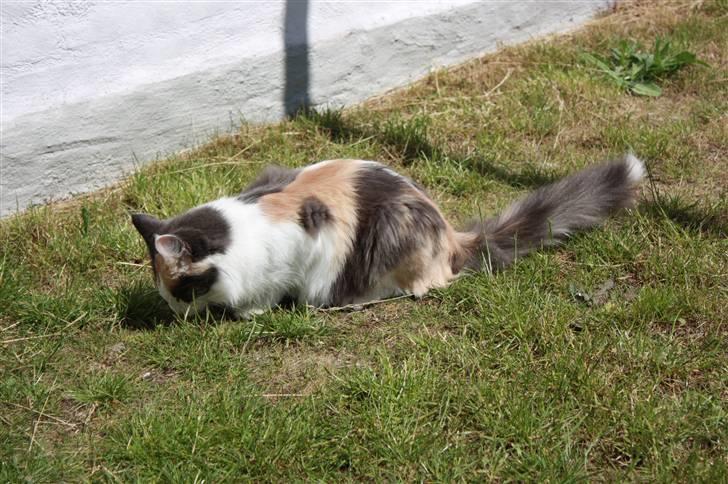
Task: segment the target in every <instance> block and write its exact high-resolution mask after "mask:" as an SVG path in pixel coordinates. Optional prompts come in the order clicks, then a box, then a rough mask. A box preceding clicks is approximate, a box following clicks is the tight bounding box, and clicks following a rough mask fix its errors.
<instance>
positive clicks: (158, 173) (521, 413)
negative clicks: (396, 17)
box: [0, 0, 728, 482]
mask: <svg viewBox="0 0 728 484" xmlns="http://www.w3.org/2000/svg"><path fill="white" fill-rule="evenodd" d="M726 13H727V11H726V4H725V1H723V0H719V1H713V2H711V1H705V2H686V1H685V2H683V1H674V2H673V1H670V2H661V3H660V4H658V5H655V4H653V3H652V2H636V3H623V2H620V3H619V7H618V8H616V9H615V11H613V12H611V13H610V14H608V15H605V16H603V17H602V18H600V19H598V20H597V21H595V22H593V23H591V24H590V25H589V26H588V27H586V28H584V29H582V30H581V31H579V32H576V33H572V34H570V35H569V36H566V37H556V38H552V39H548V40H545V41H538V42H533V43H530V44H527V45H522V46H516V47H509V48H506V49H503V50H501V51H500V52H498V53H495V54H493V55H489V56H486V57H484V58H482V59H477V60H475V61H473V62H469V63H467V64H464V65H462V66H459V67H456V68H453V69H449V70H443V71H438V72H434V73H432V74H431V75H430V76H428V77H427V78H426V79H423V80H422V81H421V82H418V83H416V84H415V85H413V86H411V87H409V88H407V89H404V90H401V91H398V92H395V93H393V94H391V95H388V96H385V97H382V98H378V99H376V100H373V101H370V102H368V103H365V104H363V105H362V106H358V107H354V108H351V109H348V110H346V111H343V112H342V111H332V110H328V111H327V110H322V111H318V112H317V111H312V112H309V113H305V114H303V115H301V116H299V117H297V118H296V119H293V120H290V121H286V122H284V123H280V124H276V125H269V126H252V125H244V126H242V127H241V128H240V130H239V131H238V132H237V133H235V134H234V135H231V136H222V137H218V138H216V139H214V140H211V141H210V143H209V144H206V145H204V146H202V147H200V148H198V149H196V150H194V151H192V152H188V153H186V154H181V155H172V156H170V157H169V158H168V159H165V160H160V161H158V162H156V163H153V164H151V165H150V166H148V167H146V168H144V169H142V170H140V171H138V172H136V173H135V174H133V175H132V176H131V177H130V178H129V179H128V180H127V181H126V182H124V183H122V184H120V185H119V186H117V187H115V188H113V189H109V190H106V191H103V192H99V193H95V194H91V195H89V196H84V197H79V198H77V199H75V200H72V201H70V202H64V203H58V204H52V205H47V206H39V207H35V208H33V209H31V210H28V211H27V212H26V213H24V214H23V215H21V216H17V217H13V218H9V219H5V220H2V221H1V222H0V308H1V309H0V372H2V378H1V379H0V481H3V482H17V481H24V480H29V481H43V482H45V481H52V482H57V481H91V480H94V481H118V480H121V481H137V480H138V481H175V482H176V481H193V480H203V479H204V480H206V481H208V482H218V481H239V480H243V479H255V480H272V481H285V480H292V479H309V480H327V481H333V480H408V481H409V480H438V481H449V480H470V481H475V480H477V481H482V480H493V481H531V480H538V481H542V480H544V481H576V480H608V481H621V480H630V481H676V480H677V481H702V482H721V481H723V482H724V481H726V479H728V458H727V456H728V357H727V356H726V355H728V323H726V321H728V311H727V310H726V304H725V301H726V300H728V299H727V296H728V256H727V254H728V242H727V241H726V240H727V238H726V235H727V233H728V217H727V216H726V214H727V213H728V202H727V198H726V187H727V186H728V177H727V176H726V173H728V165H727V164H726V144H725V140H726V139H728V129H727V128H726V126H728V123H726V114H725V113H726V112H728V109H727V108H728V101H727V100H728V89H726V87H727V86H726V70H727V69H726V67H727V66H728V57H727V54H726V53H727V52H728V50H727V49H725V46H726V45H728V33H727V32H728V17H726ZM658 37H659V38H662V39H666V40H669V41H670V42H672V45H675V46H678V47H679V49H680V50H686V51H690V52H694V53H695V54H696V55H697V57H698V58H699V59H702V60H704V61H705V62H706V63H707V64H708V65H709V66H707V67H706V66H693V67H690V68H687V69H682V70H679V71H677V72H675V73H674V74H673V75H671V76H669V77H666V78H664V79H663V80H662V81H660V86H661V88H662V95H661V96H660V97H657V98H649V97H636V96H631V95H629V94H628V93H626V92H624V91H623V90H622V89H621V88H620V87H619V86H616V85H613V84H611V83H609V82H605V80H604V78H603V77H602V76H601V75H600V74H599V73H597V72H595V71H594V69H591V68H589V67H588V66H585V65H584V64H583V63H582V62H581V57H580V56H581V54H582V53H583V52H606V51H607V50H608V49H609V48H611V47H613V46H615V45H619V43H620V42H621V41H622V40H626V39H630V40H633V41H635V42H639V43H641V44H642V45H650V44H652V43H653V42H654V40H655V39H656V38H658ZM630 149H631V150H633V151H634V152H635V153H636V154H638V155H639V156H641V157H643V158H645V159H646V160H647V163H648V165H649V169H650V177H651V181H650V183H648V184H646V185H645V187H644V189H643V190H642V193H641V195H640V203H639V204H638V206H637V207H636V208H635V209H634V210H632V211H630V212H628V213H625V214H623V215H621V216H619V217H617V218H615V219H613V220H610V221H609V222H608V223H607V225H606V226H605V227H604V228H603V229H599V230H595V231H593V232H590V233H587V234H582V235H579V236H577V237H574V238H573V239H572V240H570V241H569V243H568V244H566V246H565V247H563V248H560V249H558V250H551V251H547V252H544V253H538V254H535V255H533V256H531V257H528V258H526V259H523V260H520V261H519V262H518V263H517V264H516V265H515V266H514V267H513V268H512V269H510V270H509V271H507V272H504V273H501V274H497V275H488V274H485V273H483V274H473V275H471V276H469V277H467V278H462V279H460V280H459V281H457V282H456V283H455V284H453V285H452V286H451V287H450V288H448V289H446V290H442V291H437V292H434V293H432V294H431V295H430V296H428V297H427V298H425V299H424V300H422V301H410V300H400V301H394V302H389V303H385V304H381V305H376V306H372V307H368V308H366V309H364V310H363V311H354V312H323V311H316V310H312V309H306V308H295V309H276V310H274V311H271V312H268V313H266V314H263V315H260V316H257V317H255V318H254V319H253V320H252V321H231V320H228V319H226V318H225V317H221V316H219V315H217V316H213V315H206V316H199V317H197V316H196V317H191V318H189V319H188V320H179V319H176V318H175V317H174V316H173V315H172V314H171V313H170V311H169V310H168V308H166V306H165V304H164V302H163V301H162V300H161V299H160V298H159V296H158V295H157V294H156V292H155V290H154V288H153V286H152V281H151V275H150V272H151V271H150V269H149V267H148V263H147V256H146V253H145V247H144V245H143V242H142V240H141V239H140V237H139V236H138V235H137V233H136V232H135V230H134V229H133V227H132V225H131V223H130V221H129V216H128V214H129V212H130V211H146V212H151V213H153V214H156V215H159V216H169V215H172V214H175V213H178V212H180V211H182V210H185V209H187V208H189V207H191V206H193V205H195V204H198V203H201V202H204V201H207V200H210V199H213V198H215V197H219V196H221V195H227V194H232V193H235V192H237V191H238V190H240V189H241V188H242V187H243V186H244V185H245V184H246V183H247V182H249V181H250V180H251V179H252V178H253V177H254V176H255V174H256V172H257V171H258V170H260V169H261V168H262V167H263V166H264V165H265V164H267V163H279V164H284V165H288V166H301V165H304V164H307V163H310V162H313V161H317V160H321V159H327V158H337V157H352V158H368V159H378V160H381V161H384V162H387V163H390V164H392V165H393V166H396V167H397V168H398V169H400V170H402V171H404V172H405V173H407V174H408V175H410V176H412V177H413V178H415V179H416V180H418V181H419V182H421V183H423V184H424V185H425V186H426V187H427V189H428V190H429V191H430V193H431V194H432V196H433V197H434V198H435V199H436V200H437V201H438V202H439V203H440V205H441V206H442V208H443V211H444V212H445V213H446V214H447V215H448V216H449V217H450V218H451V219H452V220H454V221H455V223H456V224H457V223H460V222H464V221H465V220H466V219H467V218H469V217H470V216H472V215H477V214H479V213H482V214H484V215H485V214H490V213H494V212H496V211H497V210H499V209H502V208H503V207H504V206H506V205H507V204H508V203H509V201H511V200H512V199H513V198H514V197H516V196H518V195H519V194H522V193H524V192H526V191H527V190H530V189H533V187H535V186H538V185H539V184H541V183H544V182H547V181H549V180H552V179H554V178H555V177H558V176H561V175H563V174H565V173H569V172H572V171H574V170H576V169H578V168H580V167H583V166H585V165H587V164H589V163H592V162H594V161H597V160H600V159H603V158H605V157H609V156H612V155H618V154H621V153H622V152H624V151H626V150H630Z"/></svg>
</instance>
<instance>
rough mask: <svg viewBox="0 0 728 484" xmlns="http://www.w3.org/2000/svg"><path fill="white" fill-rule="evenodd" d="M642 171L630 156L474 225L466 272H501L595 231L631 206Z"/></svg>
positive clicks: (563, 181) (558, 184)
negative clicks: (573, 237)
mask: <svg viewBox="0 0 728 484" xmlns="http://www.w3.org/2000/svg"><path fill="white" fill-rule="evenodd" d="M645 173H646V170H645V165H644V163H642V161H640V160H639V159H637V158H636V157H635V156H633V155H631V154H628V155H626V156H624V157H623V158H622V159H621V160H619V161H613V162H610V163H605V164H602V165H597V166H593V167H590V168H587V169H585V170H582V171H580V172H578V173H576V174H574V175H571V176H568V177H566V178H563V179H561V180H559V181H557V182H555V183H552V184H550V185H546V186H543V187H541V188H539V189H538V190H536V191H535V192H533V193H531V194H530V195H528V196H526V197H525V198H523V199H522V200H519V201H517V202H515V203H514V204H512V205H511V206H510V207H508V208H507V209H506V210H505V211H504V212H503V213H502V214H500V215H498V216H497V217H494V218H491V219H488V220H485V221H483V222H475V223H474V224H473V226H472V227H471V228H470V230H468V232H467V233H468V235H470V242H471V243H470V244H468V245H469V246H470V249H471V250H470V251H469V252H470V257H469V261H468V264H467V265H468V266H469V267H470V268H473V269H475V268H481V267H484V266H485V268H488V269H502V268H504V267H506V266H508V265H510V264H511V263H512V262H513V261H514V260H515V259H516V258H518V257H521V256H524V255H525V254H527V253H529V252H531V251H532V250H535V249H539V248H541V247H546V246H550V245H556V244H559V243H561V242H562V241H564V240H565V239H566V238H567V237H568V236H569V235H570V234H573V233H574V232H576V231H579V230H584V229H588V228H590V227H594V226H596V225H599V224H600V223H601V222H602V221H603V220H604V219H605V218H606V217H607V216H609V215H610V214H611V213H613V212H614V211H616V210H618V209H621V208H624V207H627V206H629V205H631V204H632V202H633V200H634V195H635V187H636V186H637V185H638V184H639V183H640V181H642V179H643V178H644V176H645Z"/></svg>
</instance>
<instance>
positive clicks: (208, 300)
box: [131, 206, 230, 314]
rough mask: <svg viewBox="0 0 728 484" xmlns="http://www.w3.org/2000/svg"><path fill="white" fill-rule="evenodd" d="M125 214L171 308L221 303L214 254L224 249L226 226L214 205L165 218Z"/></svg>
mask: <svg viewBox="0 0 728 484" xmlns="http://www.w3.org/2000/svg"><path fill="white" fill-rule="evenodd" d="M131 219H132V223H133V224H134V227H136V229H137V231H139V233H140V234H141V236H142V237H143V238H144V241H145V242H146V244H147V248H148V249H149V256H150V258H151V263H152V272H153V274H154V284H155V285H156V286H157V289H158V290H159V294H160V295H161V296H162V297H163V298H164V300H165V301H167V303H168V304H169V306H170V307H171V308H172V309H173V310H174V311H175V312H177V313H179V314H185V313H186V312H187V311H189V310H194V311H197V310H201V309H203V308H204V307H206V306H207V305H208V304H224V303H225V301H224V300H223V299H224V294H223V291H222V288H221V287H219V286H220V285H219V282H220V281H219V280H220V274H221V271H220V269H219V268H218V267H217V265H216V264H215V257H214V255H215V254H220V253H223V252H225V249H226V248H227V246H228V244H229V243H230V227H229V225H228V224H227V222H226V221H225V219H224V218H223V216H222V214H221V213H220V212H219V211H218V210H216V209H214V208H212V207H204V206H203V207H199V208H195V209H192V210H190V211H189V212H187V213H185V214H182V215H180V216H178V217H174V218H171V219H167V220H159V219H157V218H155V217H152V216H151V215H145V214H134V215H132V218H131Z"/></svg>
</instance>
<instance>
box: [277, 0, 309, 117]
mask: <svg viewBox="0 0 728 484" xmlns="http://www.w3.org/2000/svg"><path fill="white" fill-rule="evenodd" d="M283 48H284V49H285V77H286V79H285V87H284V91H283V105H284V108H285V110H286V116H288V117H292V116H295V115H296V114H298V113H299V112H300V111H301V110H305V109H306V108H308V107H309V105H310V103H311V101H310V99H309V95H308V89H309V85H308V84H309V62H308V0H286V10H285V19H284V28H283Z"/></svg>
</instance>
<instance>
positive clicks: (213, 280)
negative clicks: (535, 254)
mask: <svg viewBox="0 0 728 484" xmlns="http://www.w3.org/2000/svg"><path fill="white" fill-rule="evenodd" d="M644 174H645V167H644V165H643V164H642V162H641V161H639V160H638V159H637V158H635V157H634V156H632V155H627V156H625V157H624V158H623V159H621V160H619V161H614V162H610V163H605V164H602V165H597V166H594V167H591V168H587V169H585V170H583V171H581V172H579V173H576V174H574V175H571V176H569V177H566V178H564V179H562V180H560V181H557V182H555V183H553V184H550V185H547V186H544V187H542V188H540V189H538V190H537V191H535V192H533V193H531V194H530V195H528V196H527V197H525V198H524V199H522V200H520V201H518V202H516V203H514V204H513V205H511V206H510V207H508V208H507V209H506V210H505V211H504V212H503V213H502V214H501V215H499V216H497V217H495V218H491V219H488V220H485V221H478V222H475V223H473V224H472V226H471V227H470V228H469V229H467V230H464V231H456V230H454V229H453V228H452V227H451V226H450V224H449V223H448V222H447V220H445V218H444V217H443V216H442V213H441V212H440V210H439V209H438V207H437V205H436V204H435V203H434V202H433V201H432V200H431V199H430V198H429V197H428V196H427V194H426V193H425V192H424V190H423V188H422V187H420V186H419V185H418V184H417V183H415V182H413V181H412V180H410V179H408V178H406V177H404V176H402V175H400V174H398V173H396V172H395V171H393V170H392V169H390V168H388V167H386V166H384V165H382V164H379V163H376V162H372V161H361V160H330V161H322V162H320V163H317V164H314V165H311V166H308V167H306V168H303V169H297V170H292V169H284V168H278V167H269V168H268V169H267V170H265V171H264V172H263V173H262V174H261V175H260V177H259V178H258V179H257V180H256V181H255V182H253V183H252V184H251V185H250V186H249V187H248V188H247V189H246V190H245V191H244V192H243V193H242V194H240V195H238V196H237V197H230V198H223V199H220V200H215V201H213V202H210V203H207V204H205V205H202V206H200V207H197V208H193V209H192V210H190V211H188V212H186V213H184V214H182V215H179V216H177V217H174V218H171V219H167V220H158V219H156V218H153V217H151V216H149V215H142V214H135V215H133V216H132V221H133V223H134V226H135V227H136V228H137V230H138V231H139V232H140V233H141V235H142V236H143V237H144V240H145V241H146V243H147V246H148V248H149V254H150V256H151V259H152V267H153V271H154V280H155V283H156V285H157V287H158V289H159V292H160V294H161V295H162V297H163V298H164V299H165V300H166V301H167V302H168V303H169V305H170V306H171V307H172V308H173V309H174V310H175V311H177V312H179V313H184V312H186V311H189V310H200V309H203V308H204V307H206V306H208V305H213V304H214V305H221V306H224V307H227V308H231V309H233V310H234V311H236V312H237V313H238V314H239V315H240V316H242V317H244V316H247V315H248V314H250V313H251V312H256V311H260V310H265V309H267V308H269V307H271V306H275V305H276V304H278V303H279V302H280V301H281V300H283V299H284V298H293V299H294V300H296V301H298V302H299V303H305V304H311V305H314V306H331V305H337V306H338V305H344V304H349V303H359V302H365V301H369V300H373V299H378V298H382V297H387V296H393V295H398V294H412V295H414V296H418V297H419V296H423V295H424V294H426V293H427V291H428V290H430V289H432V288H436V287H444V286H446V285H447V284H448V283H450V282H451V281H452V280H453V279H455V278H456V277H458V275H460V274H462V273H463V271H465V270H467V269H479V268H481V267H482V266H483V265H485V266H487V267H488V268H489V269H502V268H504V267H506V266H508V265H509V264H511V263H512V262H513V260H514V259H515V258H516V257H520V256H523V255H525V254H527V253H528V252H530V251H532V250H534V249H538V248H540V247H543V246H548V245H553V244H557V243H559V242H562V241H563V240H564V239H565V238H566V237H568V235H569V234H571V233H573V232H575V231H577V230H582V229H586V228H589V227H593V226H595V225H598V224H599V223H600V222H601V221H602V220H604V218H605V217H607V216H608V215H609V214H610V213H612V212H614V211H615V210H618V209H620V208H623V207H626V206H628V205H630V204H631V203H632V201H633V196H634V191H635V190H634V188H635V187H636V185H637V184H638V183H639V182H640V181H641V180H642V178H643V177H644Z"/></svg>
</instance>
